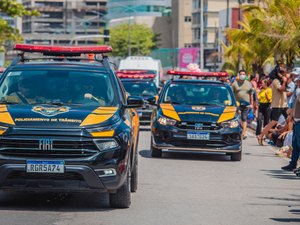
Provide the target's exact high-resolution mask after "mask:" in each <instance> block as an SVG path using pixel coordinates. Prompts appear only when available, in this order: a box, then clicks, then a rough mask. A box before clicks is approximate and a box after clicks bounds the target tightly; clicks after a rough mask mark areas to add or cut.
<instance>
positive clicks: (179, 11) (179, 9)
mask: <svg viewBox="0 0 300 225" xmlns="http://www.w3.org/2000/svg"><path fill="white" fill-rule="evenodd" d="M171 18H172V39H173V47H174V48H189V47H192V46H193V44H192V0H173V1H172V16H171Z"/></svg>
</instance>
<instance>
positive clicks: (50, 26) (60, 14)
mask: <svg viewBox="0 0 300 225" xmlns="http://www.w3.org/2000/svg"><path fill="white" fill-rule="evenodd" d="M106 3H107V0H23V5H24V6H25V8H27V9H36V10H38V11H39V12H40V14H41V15H40V16H37V17H26V16H25V17H23V21H22V33H23V35H24V38H25V41H26V42H27V43H34V44H62V45H68V44H69V43H70V42H71V41H72V40H74V43H76V44H77V43H79V44H94V43H96V42H98V41H99V37H95V38H96V39H95V40H92V37H91V38H88V39H79V36H86V35H91V36H92V35H99V34H100V30H101V29H104V28H105V27H106V25H107V21H106V18H105V14H106ZM77 38H78V39H77ZM72 43H73V42H72Z"/></svg>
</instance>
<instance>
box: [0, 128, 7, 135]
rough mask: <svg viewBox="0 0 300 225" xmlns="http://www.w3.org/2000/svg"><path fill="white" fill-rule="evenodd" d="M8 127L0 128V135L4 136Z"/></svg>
mask: <svg viewBox="0 0 300 225" xmlns="http://www.w3.org/2000/svg"><path fill="white" fill-rule="evenodd" d="M7 129H8V127H3V126H0V135H2V134H4V133H5V131H6V130H7Z"/></svg>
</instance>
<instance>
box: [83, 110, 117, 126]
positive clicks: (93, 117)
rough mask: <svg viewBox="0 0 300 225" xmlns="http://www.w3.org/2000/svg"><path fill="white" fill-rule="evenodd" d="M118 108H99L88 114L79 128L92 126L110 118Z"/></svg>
mask: <svg viewBox="0 0 300 225" xmlns="http://www.w3.org/2000/svg"><path fill="white" fill-rule="evenodd" d="M117 109H118V107H99V108H97V109H95V110H94V111H93V112H92V113H91V114H89V115H88V116H87V117H86V118H85V119H84V120H83V121H82V123H81V124H80V126H81V127H82V126H88V125H94V124H98V123H102V122H104V121H106V120H108V119H109V118H111V117H112V116H113V115H114V114H115V113H116V111H117Z"/></svg>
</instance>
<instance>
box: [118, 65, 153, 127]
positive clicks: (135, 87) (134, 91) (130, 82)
mask: <svg viewBox="0 0 300 225" xmlns="http://www.w3.org/2000/svg"><path fill="white" fill-rule="evenodd" d="M117 75H118V77H119V78H120V79H121V81H122V83H123V85H124V88H125V90H126V91H127V93H128V94H130V95H132V96H140V97H142V98H143V99H144V101H145V103H146V104H144V106H143V107H142V108H139V109H137V110H138V114H139V117H140V125H149V124H150V118H151V114H152V111H153V106H151V105H149V104H148V103H147V102H148V99H149V98H153V96H157V95H158V88H157V86H156V84H155V82H154V79H155V77H156V74H152V73H149V71H147V70H121V71H117Z"/></svg>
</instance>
